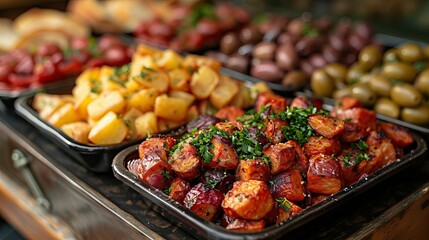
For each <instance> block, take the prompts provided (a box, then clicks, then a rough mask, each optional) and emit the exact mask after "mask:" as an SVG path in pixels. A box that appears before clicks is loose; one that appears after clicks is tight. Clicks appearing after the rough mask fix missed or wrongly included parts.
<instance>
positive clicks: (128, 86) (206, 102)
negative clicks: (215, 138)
mask: <svg viewBox="0 0 429 240" xmlns="http://www.w3.org/2000/svg"><path fill="white" fill-rule="evenodd" d="M261 91H270V90H269V89H268V87H267V86H266V85H265V84H263V83H262V84H261V83H258V84H254V83H250V82H248V81H247V80H246V79H235V78H232V77H230V76H228V75H226V74H223V73H221V65H220V63H219V62H217V61H215V60H212V59H210V58H207V57H203V56H197V55H187V56H182V55H180V54H178V53H177V52H175V51H173V50H170V49H166V50H159V49H155V48H151V47H148V46H146V45H139V46H138V47H137V49H136V52H135V53H134V55H133V57H132V61H131V63H130V64H127V65H123V66H120V67H109V66H101V67H95V68H89V69H86V70H85V71H84V72H83V73H82V74H81V75H79V76H78V77H77V78H76V80H75V82H74V84H73V85H69V86H62V87H61V88H58V89H52V90H50V91H49V92H41V93H37V94H35V95H31V96H26V97H22V98H19V99H18V100H17V102H16V103H15V108H16V110H17V112H18V114H19V115H20V116H22V117H23V118H24V119H26V120H27V121H28V122H30V123H31V124H33V125H34V126H35V127H37V128H38V129H40V130H41V131H42V133H44V134H45V135H46V136H48V137H49V138H51V139H53V140H54V141H55V142H56V143H58V145H59V146H61V147H62V148H63V149H64V150H66V151H67V152H68V153H70V154H71V155H72V156H73V157H74V158H75V159H77V160H78V161H79V162H80V163H82V164H83V165H84V166H85V167H87V168H88V169H89V170H92V171H95V172H105V171H109V170H110V165H111V161H112V159H113V157H114V156H115V155H116V154H117V153H118V152H119V151H120V150H122V149H124V148H126V147H128V146H130V145H133V144H135V143H137V142H141V141H142V139H144V138H147V137H150V136H151V135H153V134H157V133H169V134H174V130H176V131H179V130H180V127H181V126H183V125H184V124H186V123H187V122H189V121H191V120H192V119H194V118H196V117H197V116H199V115H200V114H204V113H214V112H216V110H217V109H219V108H222V107H225V106H238V107H244V108H246V107H249V106H251V105H252V104H253V102H254V99H255V98H256V96H257V94H258V93H259V92H261Z"/></svg>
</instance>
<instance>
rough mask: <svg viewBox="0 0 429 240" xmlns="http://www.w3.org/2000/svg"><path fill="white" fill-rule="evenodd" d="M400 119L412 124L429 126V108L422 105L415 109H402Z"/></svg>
mask: <svg viewBox="0 0 429 240" xmlns="http://www.w3.org/2000/svg"><path fill="white" fill-rule="evenodd" d="M401 118H402V120H404V121H406V122H409V123H412V124H417V125H427V124H429V106H428V105H425V104H422V105H420V106H418V107H416V108H403V109H402V111H401Z"/></svg>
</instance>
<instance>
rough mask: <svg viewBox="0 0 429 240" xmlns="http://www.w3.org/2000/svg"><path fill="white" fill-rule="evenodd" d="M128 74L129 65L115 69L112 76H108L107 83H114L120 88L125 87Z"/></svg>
mask: <svg viewBox="0 0 429 240" xmlns="http://www.w3.org/2000/svg"><path fill="white" fill-rule="evenodd" d="M129 73H130V65H129V64H126V65H124V66H121V67H115V68H114V71H113V74H112V75H110V76H109V81H112V82H115V83H117V84H119V85H121V86H122V87H125V84H126V82H127V81H128V75H129Z"/></svg>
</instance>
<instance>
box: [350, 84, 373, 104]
mask: <svg viewBox="0 0 429 240" xmlns="http://www.w3.org/2000/svg"><path fill="white" fill-rule="evenodd" d="M351 96H352V97H354V98H356V99H357V100H359V101H360V102H361V103H362V104H364V105H366V106H370V105H373V104H374V103H375V101H376V100H377V94H375V92H374V91H372V90H371V88H370V87H369V86H368V85H367V84H355V85H353V86H352V95H351Z"/></svg>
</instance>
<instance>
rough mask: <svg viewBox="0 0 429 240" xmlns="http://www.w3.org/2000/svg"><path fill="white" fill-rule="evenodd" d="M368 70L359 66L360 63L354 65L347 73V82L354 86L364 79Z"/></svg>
mask: <svg viewBox="0 0 429 240" xmlns="http://www.w3.org/2000/svg"><path fill="white" fill-rule="evenodd" d="M366 70H367V69H366V68H365V67H364V66H363V65H361V64H359V63H354V64H353V65H351V66H350V67H349V69H348V71H347V77H346V82H347V83H348V84H353V83H356V82H358V81H359V78H360V77H362V75H363V74H364V73H365V72H366Z"/></svg>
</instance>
